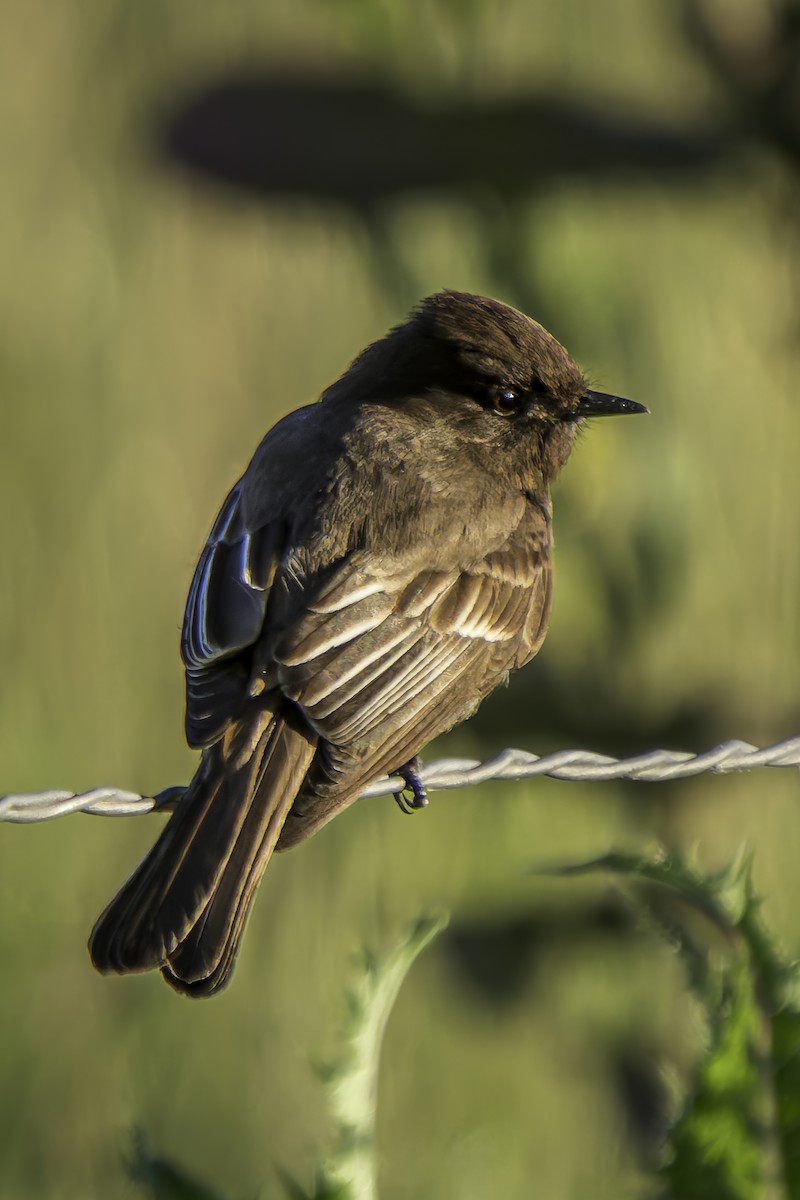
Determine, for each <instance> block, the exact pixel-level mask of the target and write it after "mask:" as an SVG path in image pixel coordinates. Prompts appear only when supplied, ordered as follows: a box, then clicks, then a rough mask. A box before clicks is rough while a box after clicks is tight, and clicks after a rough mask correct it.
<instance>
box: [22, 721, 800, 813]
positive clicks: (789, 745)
mask: <svg viewBox="0 0 800 1200" xmlns="http://www.w3.org/2000/svg"><path fill="white" fill-rule="evenodd" d="M754 767H800V737H791V738H787V739H785V740H784V741H782V742H775V743H774V745H772V746H765V747H758V746H751V745H750V743H749V742H740V741H728V742H722V744H721V745H719V746H715V747H714V748H713V749H712V750H706V751H705V752H704V753H702V754H692V753H691V752H689V751H684V750H650V751H648V752H647V753H646V754H636V755H634V756H633V757H630V758H612V757H610V756H609V755H606V754H594V753H592V752H591V751H589V750H557V751H556V752H555V753H553V754H544V755H541V756H540V755H537V754H530V753H529V752H528V751H526V750H502V751H501V752H500V753H499V754H495V755H494V756H493V757H492V758H490V759H487V760H486V761H485V762H478V761H477V760H476V759H473V758H444V759H439V760H438V761H436V762H432V763H428V765H427V766H425V767H423V768H422V769H421V770H420V779H421V780H422V782H423V784H424V785H425V787H426V788H427V789H428V790H430V791H434V790H438V789H443V788H457V787H468V786H470V785H471V784H476V783H488V782H489V781H494V780H505V779H531V778H533V777H534V776H537V775H547V776H549V777H550V778H551V779H567V780H570V781H573V782H578V781H580V782H586V781H593V782H594V781H600V780H609V779H633V780H637V781H640V782H644V783H661V782H663V781H664V780H668V779H686V778H689V777H690V776H693V775H701V774H703V772H705V771H710V772H713V773H714V774H717V775H722V774H729V773H730V772H733V771H749V770H752V769H753V768H754ZM402 787H403V780H402V779H400V778H398V777H397V776H392V777H389V778H382V779H378V780H376V782H375V783H373V784H370V786H369V787H368V788H366V789H365V790H364V792H363V793H362V795H363V796H386V795H389V794H391V793H393V792H398V791H400V790H401V789H402ZM184 791H185V788H183V787H170V788H165V789H164V791H162V792H159V793H158V795H156V796H140V795H139V794H138V793H137V792H128V791H124V790H123V789H121V788H114V787H100V788H92V790H91V791H88V792H79V793H75V792H70V791H66V790H64V789H62V788H54V789H51V790H49V791H42V792H21V793H19V794H17V795H5V796H0V821H12V822H15V823H17V824H28V823H31V822H34V821H49V820H51V819H52V818H53V817H63V816H66V815H67V814H68V813H73V812H84V813H92V814H93V815H95V816H103V817H128V816H136V815H138V814H140V813H148V812H154V811H160V812H163V811H169V810H170V809H172V808H174V806H175V803H176V802H177V800H178V799H179V798H180V796H182V795H183V792H184Z"/></svg>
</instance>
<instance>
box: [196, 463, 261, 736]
mask: <svg viewBox="0 0 800 1200" xmlns="http://www.w3.org/2000/svg"><path fill="white" fill-rule="evenodd" d="M240 494H241V484H240V483H239V484H237V485H236V487H234V488H233V490H232V491H231V492H230V494H229V495H228V497H227V499H226V501H225V503H224V504H223V506H222V509H221V511H220V514H219V516H218V517H217V520H216V522H215V523H214V528H213V529H212V530H211V533H210V534H209V536H208V540H207V542H206V544H205V547H204V549H203V553H202V554H201V556H200V561H199V562H198V564H197V568H196V570H195V573H194V578H193V579H192V583H191V587H190V588H189V596H188V599H187V601H186V612H185V615H184V619H183V632H182V635H181V655H182V657H183V661H184V664H185V667H186V737H187V740H188V742H189V744H190V745H191V746H207V745H209V744H210V743H211V742H213V741H215V740H216V739H217V738H218V737H219V736H220V734H221V733H222V732H223V730H224V728H225V726H226V725H227V723H228V722H229V721H230V720H231V719H232V718H233V717H234V716H236V715H237V713H238V711H239V709H240V708H241V705H242V703H243V701H244V699H245V697H246V695H247V685H248V680H249V672H250V665H249V661H248V656H247V655H246V654H244V653H243V652H244V651H247V650H249V648H250V647H251V646H253V644H254V643H255V642H256V641H257V640H258V638H259V636H260V634H261V630H262V627H263V624H264V617H265V614H266V610H267V601H268V598H269V592H270V587H271V585H272V581H273V579H274V577H275V572H276V570H277V567H278V563H279V560H280V556H281V553H282V544H281V543H282V540H283V533H282V526H281V525H280V523H279V522H267V523H265V524H264V525H262V526H261V527H260V528H256V529H251V528H248V527H247V524H246V522H245V520H244V517H243V515H242V505H241V503H240Z"/></svg>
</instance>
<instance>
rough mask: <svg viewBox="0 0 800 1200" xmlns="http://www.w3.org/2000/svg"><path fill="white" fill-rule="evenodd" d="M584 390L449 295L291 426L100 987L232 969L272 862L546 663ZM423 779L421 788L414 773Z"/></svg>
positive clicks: (226, 549)
mask: <svg viewBox="0 0 800 1200" xmlns="http://www.w3.org/2000/svg"><path fill="white" fill-rule="evenodd" d="M637 411H643V409H642V407H641V405H636V404H633V403H632V402H630V401H625V400H621V399H619V398H618V397H612V396H604V395H602V394H601V393H597V392H591V391H589V390H588V389H587V387H586V383H585V381H584V378H583V376H582V375H581V373H580V371H579V370H578V368H577V367H576V366H575V364H574V363H573V361H572V360H571V358H570V357H569V355H568V354H567V352H566V351H565V350H564V349H563V347H562V346H560V345H559V343H558V342H556V341H555V339H554V338H552V337H551V336H550V335H549V334H548V333H547V332H546V331H545V330H544V329H542V327H541V326H539V325H537V324H536V323H535V322H533V321H531V320H530V319H529V318H528V317H526V316H524V315H523V314H521V313H519V312H516V311H515V310H514V309H511V308H508V307H507V306H505V305H503V304H500V303H499V302H498V301H496V300H489V299H486V298H484V297H480V296H472V295H467V294H464V293H459V292H442V293H440V294H438V295H436V296H431V297H429V298H428V299H427V300H424V301H423V302H422V303H421V304H420V305H419V307H418V308H417V309H416V310H415V311H414V312H413V313H412V314H411V316H410V318H409V320H408V321H407V322H406V323H405V324H404V325H401V326H399V327H398V328H396V329H394V330H392V331H391V332H390V333H389V334H387V336H386V337H384V338H383V339H382V340H381V341H379V342H376V343H375V344H374V345H372V346H370V347H368V348H367V349H366V350H365V351H364V352H363V353H362V354H361V355H360V356H359V357H358V358H357V359H356V360H355V362H354V363H353V364H352V366H351V367H350V369H349V370H348V371H347V372H346V373H345V374H344V375H343V376H342V378H341V379H339V380H338V381H337V382H336V383H335V384H333V386H332V387H330V388H329V389H328V390H327V391H326V392H325V393H324V394H323V396H322V398H321V400H320V401H319V403H317V404H315V405H311V406H309V407H307V408H303V409H300V410H299V411H297V412H294V413H292V414H290V415H289V416H288V417H285V418H284V419H283V420H282V421H280V422H279V423H278V424H277V425H276V426H275V427H274V428H273V429H272V430H271V431H270V432H269V433H268V434H267V436H266V437H265V439H264V441H263V442H262V443H261V445H260V446H259V448H258V450H257V451H256V454H255V456H254V458H253V461H252V462H251V464H250V466H249V467H248V469H247V471H246V472H245V474H244V476H243V477H242V479H241V480H240V481H239V483H237V484H236V486H235V487H234V488H233V490H232V491H231V493H230V495H229V496H228V498H227V500H226V501H225V504H224V506H223V508H222V511H221V513H220V515H219V517H218V518H217V521H216V524H215V525H214V528H213V530H212V532H211V534H210V536H209V539H208V542H207V543H206V546H205V549H204V550H203V554H202V556H201V558H200V562H199V564H198V567H197V570H196V572H195V576H194V580H193V582H192V586H191V589H190V592H189V598H188V602H187V606H186V615H185V618H184V626H183V637H182V654H183V659H184V663H185V667H186V734H187V738H188V740H189V743H190V744H191V745H193V746H197V747H200V748H202V751H203V754H202V759H201V763H200V766H199V769H198V771H197V774H196V775H195V777H194V779H193V780H192V782H191V784H190V785H189V787H188V789H187V790H186V792H185V794H184V795H183V797H182V798H181V799H180V801H179V802H178V805H177V808H176V810H175V812H174V814H173V815H172V817H171V818H170V820H169V822H168V824H167V825H166V827H165V829H164V831H163V832H162V834H161V837H160V838H159V840H158V841H157V843H156V845H155V846H154V847H153V849H152V850H151V851H150V853H149V854H148V855H147V857H146V858H145V859H144V861H143V862H142V863H141V864H140V866H139V867H138V868H137V870H136V871H135V872H134V874H133V875H132V876H131V878H130V879H129V880H128V882H127V883H126V884H125V885H124V887H123V888H122V890H121V891H120V892H119V894H118V895H117V896H116V898H115V899H114V900H113V901H112V902H111V904H110V905H109V907H108V908H107V909H106V910H105V912H104V913H103V914H102V916H101V917H100V919H99V920H98V922H97V924H96V925H95V928H94V930H93V932H92V937H91V942H90V948H91V953H92V958H93V961H94V963H95V966H96V967H97V968H98V969H99V970H101V971H118V972H128V971H142V970H147V969H149V968H153V967H159V968H160V969H161V970H162V972H163V974H164V976H165V978H166V979H167V980H168V982H169V983H170V984H172V986H173V987H175V988H176V989H177V990H178V991H181V992H184V993H186V994H188V995H197V996H200V995H209V994H211V993H213V992H215V991H217V990H218V989H219V988H220V987H222V986H223V985H224V984H225V982H226V981H227V979H228V977H229V973H230V971H231V967H232V965H233V960H234V956H235V954H236V949H237V945H238V942H239V938H240V935H241V932H242V928H243V925H244V922H245V919H246V917H247V913H248V909H249V907H250V903H251V901H252V898H253V895H254V893H255V889H256V887H257V886H258V882H259V880H260V878H261V875H262V874H263V871H264V868H265V867H266V865H267V862H268V861H269V858H270V855H271V854H272V851H273V850H274V849H279V850H283V849H286V848H288V847H289V846H293V845H294V844H295V843H296V842H299V841H302V840H303V839H304V838H306V837H308V836H309V835H310V834H312V833H314V832H315V831H316V830H317V829H319V828H320V827H321V826H322V825H324V824H325V823H326V822H327V821H329V820H330V819H331V818H332V817H333V816H335V815H336V813H338V812H339V811H340V810H341V809H343V808H345V807H347V805H349V804H351V803H352V802H353V801H354V800H355V799H356V798H357V797H358V795H359V794H360V792H361V791H362V790H363V788H364V787H365V786H366V785H367V784H368V783H370V782H371V781H372V780H374V779H376V778H377V777H378V776H379V775H382V774H385V773H386V772H394V771H395V770H397V769H399V768H402V767H406V766H407V765H409V764H411V763H412V762H413V759H414V758H415V756H416V755H417V753H418V752H419V751H420V750H421V748H422V747H423V746H424V745H425V743H426V742H428V741H429V740H430V739H431V738H433V737H435V736H436V735H438V734H440V733H443V732H444V731H445V730H447V729H450V728H451V727H452V726H453V725H455V724H457V723H458V722H459V721H462V720H464V718H465V717H468V716H469V715H470V714H471V713H473V712H474V710H475V709H476V708H477V706H478V705H479V703H480V701H481V700H482V699H483V697H484V696H486V695H487V694H488V693H489V692H490V691H492V689H493V688H494V687H496V686H497V684H498V683H500V682H501V681H502V680H503V679H504V678H505V677H506V676H507V675H508V672H509V671H510V670H512V669H514V668H516V667H519V666H522V665H523V663H525V662H527V661H528V660H529V659H530V658H532V657H533V655H534V654H535V653H536V651H537V650H538V649H539V647H540V645H541V643H542V640H543V639H544V635H545V632H546V629H547V622H548V618H549V613H550V597H551V569H550V552H551V541H552V539H551V506H550V496H549V485H550V483H551V482H552V480H553V479H554V478H555V477H556V475H557V473H558V471H559V469H560V468H561V466H563V464H564V462H565V461H566V459H567V457H568V455H569V452H570V449H571V447H572V443H573V440H574V438H575V434H576V430H577V428H578V426H579V424H580V422H581V420H582V419H583V418H584V417H586V416H593V415H600V414H602V413H613V412H637ZM409 778H410V779H411V780H412V782H413V775H409Z"/></svg>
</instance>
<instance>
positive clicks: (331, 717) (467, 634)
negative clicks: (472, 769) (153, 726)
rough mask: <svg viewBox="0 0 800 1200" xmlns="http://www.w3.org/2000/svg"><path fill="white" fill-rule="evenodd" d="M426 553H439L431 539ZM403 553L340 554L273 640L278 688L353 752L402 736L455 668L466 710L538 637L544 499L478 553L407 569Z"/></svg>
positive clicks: (542, 626) (543, 585) (543, 611)
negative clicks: (376, 559)
mask: <svg viewBox="0 0 800 1200" xmlns="http://www.w3.org/2000/svg"><path fill="white" fill-rule="evenodd" d="M430 557H431V558H432V559H434V560H435V559H436V558H437V557H440V555H439V554H438V553H437V551H436V550H435V549H434V548H431V549H430ZM454 557H455V558H457V557H458V552H457V548H456V549H455V551H454ZM414 558H415V565H414V566H413V567H412V568H410V569H403V567H402V564H400V563H397V562H396V561H395V562H394V563H392V564H391V565H389V566H387V568H386V569H385V570H383V571H381V570H379V569H378V568H377V567H376V566H375V565H374V564H373V563H371V562H370V561H369V560H367V561H366V562H364V561H363V560H362V561H361V562H360V563H359V562H358V560H357V559H356V558H353V559H351V560H346V561H344V562H343V563H342V564H341V565H340V567H339V568H338V570H337V571H335V572H334V573H333V574H332V575H331V576H330V577H329V578H328V579H327V581H326V583H325V585H324V587H322V588H320V589H319V590H318V591H317V592H316V594H315V595H313V597H309V598H307V600H306V604H305V607H304V610H303V611H302V613H301V614H300V615H299V617H298V618H297V619H296V620H295V621H294V622H292V623H291V624H288V625H287V626H286V627H285V628H284V630H283V632H282V633H281V634H280V636H279V637H278V638H277V639H276V641H275V643H274V646H273V650H272V654H273V657H274V659H275V661H276V664H277V668H278V680H279V682H280V686H281V689H282V691H283V692H284V693H285V694H286V695H288V696H289V697H290V698H291V699H292V700H294V701H295V703H297V704H299V705H300V706H301V707H302V709H303V711H304V712H305V713H306V715H307V717H308V719H309V721H310V722H311V724H312V726H313V727H314V729H315V730H316V731H317V732H318V733H319V734H320V735H321V736H322V737H324V738H325V739H326V740H327V741H329V742H332V743H334V745H340V746H341V745H354V746H356V747H359V750H360V752H361V753H363V750H364V748H366V747H370V746H372V745H375V746H376V747H378V746H379V745H380V743H381V742H382V741H384V740H385V739H386V738H387V737H388V736H389V735H390V734H391V735H394V734H395V733H396V732H397V730H398V729H400V728H401V727H407V728H408V729H409V731H410V733H411V734H413V733H414V730H415V728H416V724H415V714H416V713H421V712H422V711H423V709H427V708H428V706H429V702H430V701H432V700H435V699H436V697H437V696H439V697H440V698H441V696H442V694H443V693H444V692H445V691H446V690H448V689H450V687H451V685H453V684H455V683H456V681H457V680H458V679H459V678H460V677H462V676H463V675H464V674H465V673H467V674H468V675H469V678H470V687H471V689H472V692H473V693H474V695H472V696H470V695H469V694H468V695H467V696H464V695H463V694H461V696H460V702H461V704H462V707H463V709H464V710H465V711H464V712H463V713H462V714H461V715H462V716H463V715H466V714H467V713H468V712H470V711H472V709H474V708H475V707H477V704H478V703H479V701H480V700H481V699H482V697H483V696H484V695H486V693H487V692H488V691H489V690H491V688H492V687H493V686H494V685H495V684H496V683H497V682H498V681H499V679H500V678H501V677H502V676H503V674H505V672H507V671H508V670H509V669H510V668H511V667H514V666H520V665H521V664H522V663H523V662H525V661H527V659H529V658H530V657H531V656H532V655H533V654H535V652H536V650H537V649H538V648H539V645H540V644H541V641H542V638H543V637H544V633H545V630H546V626H547V619H548V616H549V610H550V580H551V571H550V515H549V509H548V508H547V507H542V506H539V505H527V506H526V507H525V509H524V512H523V514H522V518H521V520H519V523H518V524H517V526H516V528H515V529H513V530H512V531H511V533H510V534H509V536H508V537H507V538H506V539H505V540H504V541H502V542H501V543H500V544H499V545H497V546H496V547H495V548H494V549H493V550H492V551H491V552H490V553H488V554H487V555H486V556H485V557H483V558H480V559H478V560H471V561H467V562H465V563H462V564H456V565H453V566H451V567H439V568H438V569H419V567H418V565H417V564H418V562H419V558H420V552H419V548H416V552H415V556H414ZM459 690H460V689H459ZM459 719H460V717H459V714H458V713H456V714H455V715H454V716H453V718H452V720H450V722H449V725H452V724H454V723H455V722H456V721H457V720H459ZM449 725H448V724H447V723H443V724H441V726H440V728H439V729H438V730H435V729H434V730H433V732H429V733H428V736H433V733H435V732H442V730H443V729H446V728H449ZM405 740H407V739H405ZM424 740H425V739H424V737H422V738H421V739H420V741H419V744H421V742H422V741H424ZM419 744H418V745H417V747H416V748H417V749H419ZM414 752H416V750H415V751H414ZM399 761H402V760H399ZM395 765H398V764H395Z"/></svg>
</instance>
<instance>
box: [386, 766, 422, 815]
mask: <svg viewBox="0 0 800 1200" xmlns="http://www.w3.org/2000/svg"><path fill="white" fill-rule="evenodd" d="M419 767H420V761H419V759H418V758H412V759H411V761H410V762H407V763H404V765H403V766H402V767H398V768H397V770H396V771H393V772H392V774H394V775H399V776H400V778H401V779H402V780H403V783H404V784H405V786H404V787H403V788H401V789H400V791H399V792H395V793H394V798H395V801H396V803H397V807H398V808H399V809H400V812H402V813H406V814H407V815H410V814H411V813H413V812H416V810H417V809H418V808H425V807H426V805H427V803H428V793H427V792H426V791H425V786H424V784H423V782H422V780H421V779H420V777H419ZM407 791H410V792H411V797H410V799H408V800H406V797H405V793H406V792H407Z"/></svg>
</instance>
